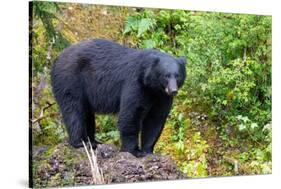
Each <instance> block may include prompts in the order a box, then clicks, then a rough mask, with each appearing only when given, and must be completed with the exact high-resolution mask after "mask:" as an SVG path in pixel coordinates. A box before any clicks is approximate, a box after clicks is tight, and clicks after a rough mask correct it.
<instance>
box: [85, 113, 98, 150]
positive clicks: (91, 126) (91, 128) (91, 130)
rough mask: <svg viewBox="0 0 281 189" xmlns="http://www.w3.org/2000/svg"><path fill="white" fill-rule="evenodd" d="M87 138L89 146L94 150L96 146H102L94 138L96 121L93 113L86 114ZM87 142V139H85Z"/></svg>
mask: <svg viewBox="0 0 281 189" xmlns="http://www.w3.org/2000/svg"><path fill="white" fill-rule="evenodd" d="M87 120H88V121H87V125H86V127H87V137H88V138H89V140H90V141H91V144H92V146H93V148H95V147H96V146H97V145H98V144H102V143H101V142H99V141H97V140H96V138H95V134H96V120H95V114H94V113H88V114H87ZM87 141H88V139H87Z"/></svg>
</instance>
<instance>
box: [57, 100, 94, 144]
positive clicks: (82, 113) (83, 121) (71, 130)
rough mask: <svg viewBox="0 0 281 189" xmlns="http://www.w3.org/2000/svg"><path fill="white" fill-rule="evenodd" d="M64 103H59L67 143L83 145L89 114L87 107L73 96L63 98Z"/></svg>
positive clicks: (85, 138) (85, 139)
mask: <svg viewBox="0 0 281 189" xmlns="http://www.w3.org/2000/svg"><path fill="white" fill-rule="evenodd" d="M63 102H64V103H63V104H60V107H61V111H62V116H63V121H64V124H65V126H66V129H67V132H68V136H69V143H70V145H71V146H73V147H74V148H80V147H83V143H82V140H83V141H85V142H86V141H87V140H88V139H87V127H86V126H87V125H88V124H90V123H89V115H87V109H85V107H84V106H83V104H82V103H81V102H80V101H75V99H73V98H64V101H63Z"/></svg>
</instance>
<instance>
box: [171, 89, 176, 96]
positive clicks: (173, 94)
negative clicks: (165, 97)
mask: <svg viewBox="0 0 281 189" xmlns="http://www.w3.org/2000/svg"><path fill="white" fill-rule="evenodd" d="M170 93H171V96H176V95H177V94H178V91H177V90H172V91H171V92H170Z"/></svg>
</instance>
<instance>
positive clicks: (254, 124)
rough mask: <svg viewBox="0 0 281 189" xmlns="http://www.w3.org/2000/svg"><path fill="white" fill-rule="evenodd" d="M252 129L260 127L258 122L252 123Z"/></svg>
mask: <svg viewBox="0 0 281 189" xmlns="http://www.w3.org/2000/svg"><path fill="white" fill-rule="evenodd" d="M250 127H251V129H255V128H257V127H258V124H257V123H251V126H250Z"/></svg>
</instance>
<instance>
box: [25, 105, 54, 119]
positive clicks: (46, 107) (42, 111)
mask: <svg viewBox="0 0 281 189" xmlns="http://www.w3.org/2000/svg"><path fill="white" fill-rule="evenodd" d="M46 103H47V105H46V106H44V107H43V108H42V109H41V111H40V114H39V117H38V118H36V119H31V120H30V122H31V123H32V124H34V123H36V122H39V121H41V120H42V119H44V118H46V116H44V112H45V111H46V110H47V109H48V108H50V107H52V106H53V105H54V104H55V102H53V103H50V102H46Z"/></svg>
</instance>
